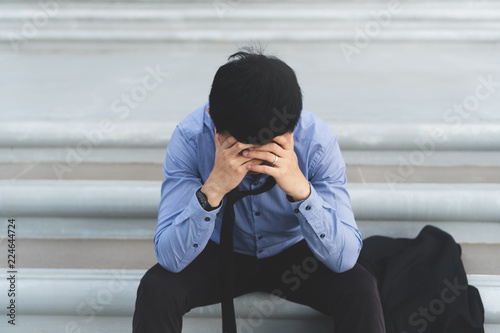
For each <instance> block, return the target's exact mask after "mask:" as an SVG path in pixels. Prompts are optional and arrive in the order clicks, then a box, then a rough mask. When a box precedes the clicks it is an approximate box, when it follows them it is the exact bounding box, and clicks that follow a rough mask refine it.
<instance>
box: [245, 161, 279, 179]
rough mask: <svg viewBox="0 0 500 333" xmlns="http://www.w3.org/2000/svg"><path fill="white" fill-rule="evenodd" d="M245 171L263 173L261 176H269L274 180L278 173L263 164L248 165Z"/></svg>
mask: <svg viewBox="0 0 500 333" xmlns="http://www.w3.org/2000/svg"><path fill="white" fill-rule="evenodd" d="M247 169H248V170H249V171H253V172H258V173H263V174H266V175H269V176H273V177H275V178H276V175H277V173H278V170H277V169H275V168H273V167H271V166H268V165H265V164H248V165H247Z"/></svg>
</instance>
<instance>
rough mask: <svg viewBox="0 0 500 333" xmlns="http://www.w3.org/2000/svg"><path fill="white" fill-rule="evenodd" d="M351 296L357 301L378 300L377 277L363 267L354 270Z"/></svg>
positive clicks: (357, 266)
mask: <svg viewBox="0 0 500 333" xmlns="http://www.w3.org/2000/svg"><path fill="white" fill-rule="evenodd" d="M352 273H353V277H352V282H353V285H352V290H351V292H350V293H351V295H352V296H354V297H353V298H354V299H356V300H374V299H376V300H378V299H379V291H378V286H377V280H376V279H375V277H374V276H373V275H372V274H371V273H370V272H368V271H367V270H366V269H364V268H363V267H361V266H359V265H356V266H355V267H354V268H353V272H352Z"/></svg>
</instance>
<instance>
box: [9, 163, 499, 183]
mask: <svg viewBox="0 0 500 333" xmlns="http://www.w3.org/2000/svg"><path fill="white" fill-rule="evenodd" d="M54 165H55V164H53V163H36V164H32V163H9V164H2V163H0V179H4V180H8V179H12V180H14V179H18V180H23V179H24V180H28V179H32V180H35V179H46V180H158V181H161V180H163V177H164V175H163V171H162V169H163V165H162V164H160V163H158V164H153V163H82V164H80V165H79V166H78V167H76V168H74V169H73V170H72V171H71V172H68V173H64V174H58V173H56V172H54ZM399 168H400V167H399V166H395V165H386V166H378V165H349V164H348V165H347V168H346V174H347V179H348V180H349V182H351V183H386V182H388V181H389V178H388V177H387V175H388V174H398V172H399ZM413 169H414V170H412V172H411V174H409V176H408V177H407V178H406V183H434V184H443V183H448V184H474V183H485V184H488V183H500V167H494V166H449V167H433V166H415V167H413Z"/></svg>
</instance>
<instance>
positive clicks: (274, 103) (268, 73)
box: [209, 48, 302, 144]
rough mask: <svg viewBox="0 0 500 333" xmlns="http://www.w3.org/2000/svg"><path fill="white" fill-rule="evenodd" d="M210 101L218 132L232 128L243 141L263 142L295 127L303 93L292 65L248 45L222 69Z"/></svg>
mask: <svg viewBox="0 0 500 333" xmlns="http://www.w3.org/2000/svg"><path fill="white" fill-rule="evenodd" d="M209 102H210V116H211V118H212V120H213V122H214V125H215V127H216V129H217V132H218V133H223V132H225V131H228V132H229V134H231V135H232V136H234V137H235V138H236V140H238V141H240V142H244V143H253V144H263V143H267V142H270V141H271V140H272V139H273V138H274V137H275V136H279V135H282V134H285V133H287V132H292V131H293V130H294V129H295V126H296V125H297V123H298V121H299V118H300V113H301V111H302V92H301V90H300V86H299V84H298V82H297V77H296V76H295V72H294V71H293V69H292V68H290V66H288V65H287V64H286V63H284V62H283V61H282V60H280V59H278V58H276V57H274V56H269V55H264V54H263V53H262V51H259V50H255V49H253V48H246V49H244V50H243V51H239V52H237V53H235V54H233V55H231V56H229V58H228V62H227V63H226V64H225V65H223V66H221V67H220V68H219V70H218V71H217V73H216V74H215V77H214V81H213V83H212V89H211V91H210V96H209Z"/></svg>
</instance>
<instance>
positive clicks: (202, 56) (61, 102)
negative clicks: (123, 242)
mask: <svg viewBox="0 0 500 333" xmlns="http://www.w3.org/2000/svg"><path fill="white" fill-rule="evenodd" d="M35 44H36V43H35ZM35 44H32V43H26V50H24V51H20V52H18V53H16V52H13V50H12V49H11V48H10V47H7V48H5V49H1V50H0V60H1V61H2V62H3V63H8V64H9V66H7V67H6V68H5V69H4V70H3V72H2V79H3V81H2V82H5V83H6V84H5V85H4V87H3V89H1V90H0V109H1V110H2V112H1V113H0V119H1V120H2V122H0V124H4V122H6V123H5V125H3V126H2V131H1V132H0V133H6V132H4V131H3V130H4V129H5V128H6V127H7V128H8V133H9V136H8V138H5V136H6V135H5V134H4V135H2V140H1V141H2V142H9V144H12V145H13V147H19V146H20V145H21V146H22V145H23V142H24V145H25V146H26V145H27V144H28V142H31V143H33V142H34V144H36V145H37V147H39V146H41V145H43V144H45V143H47V142H50V143H51V145H54V144H56V145H58V146H59V147H60V146H62V147H63V148H64V146H65V143H64V141H62V140H61V141H57V138H58V136H59V135H62V136H61V139H63V138H64V139H66V138H68V137H69V139H70V142H72V143H73V144H77V143H78V142H79V140H80V139H81V138H85V136H84V134H83V133H82V130H88V131H94V132H95V131H101V132H103V133H102V134H103V136H104V137H103V142H102V145H104V144H106V145H109V144H112V143H113V142H120V141H121V138H120V137H119V135H118V134H126V133H131V134H132V133H133V134H135V135H137V139H136V140H135V142H136V145H139V146H141V147H144V146H145V145H147V144H149V143H151V142H154V143H155V144H157V145H159V144H161V148H162V149H164V147H165V146H164V143H165V141H167V140H168V136H169V135H170V134H171V132H172V129H173V127H172V126H175V125H176V124H177V123H178V122H179V121H180V120H181V119H182V118H184V117H185V116H186V115H187V114H188V113H190V112H191V111H193V110H194V109H196V108H198V107H200V106H202V105H203V104H204V103H205V102H206V100H207V98H208V93H209V89H210V85H211V83H212V80H213V77H214V75H215V72H216V70H217V68H218V67H219V66H220V65H222V64H223V63H224V62H225V59H226V58H227V56H228V55H230V54H232V53H234V52H236V51H237V46H238V45H244V43H238V44H236V43H168V44H161V45H153V44H149V43H139V44H138V43H133V44H130V45H126V46H119V45H116V44H113V43H101V44H99V45H78V44H66V43H65V44H60V45H59V46H55V47H54V48H53V47H52V46H51V45H49V44H43V45H42V44H40V45H35ZM267 52H268V53H270V54H275V55H277V56H279V57H281V58H282V59H283V60H284V61H286V62H287V63H288V64H289V65H290V66H291V67H292V68H294V70H295V71H296V73H297V76H298V79H299V82H300V84H301V88H302V90H303V92H304V109H305V110H308V111H311V112H313V113H315V114H317V115H318V116H319V117H321V118H322V119H324V120H325V121H327V122H328V123H329V124H331V125H332V126H333V127H332V128H333V129H334V131H336V132H339V135H341V136H342V137H343V138H345V137H346V136H349V137H348V138H347V139H345V140H341V141H340V142H341V144H344V143H343V142H342V141H346V140H347V141H346V142H345V145H347V144H348V145H349V146H353V145H356V146H357V148H356V149H362V147H365V149H375V148H374V146H375V147H376V146H377V144H378V140H380V139H382V138H386V139H382V142H383V143H384V144H385V145H392V148H391V149H396V148H395V147H394V146H398V144H399V143H398V142H399V141H400V140H401V141H402V144H403V145H405V146H408V145H411V146H412V147H416V149H419V148H418V146H417V145H416V143H415V142H414V140H416V139H420V140H426V141H428V140H432V139H433V137H435V134H436V133H435V131H439V128H440V127H443V130H445V133H446V135H450V139H448V138H447V137H446V136H445V137H444V140H443V142H436V146H439V147H438V148H437V149H445V147H447V145H449V144H453V143H454V142H457V141H455V140H459V141H458V142H461V143H463V145H464V149H467V150H469V151H471V150H472V151H473V150H481V149H480V148H478V145H479V146H481V145H486V143H484V138H487V136H486V135H484V133H485V132H489V133H492V135H493V137H492V139H491V140H489V141H490V143H489V144H490V145H495V142H498V141H499V140H493V138H496V137H497V136H496V135H498V134H495V133H498V131H497V130H492V129H494V128H497V127H498V125H495V124H498V121H500V113H499V112H498V105H500V94H499V93H498V90H499V89H498V82H500V64H499V62H498V60H497V59H498V58H499V57H500V48H499V47H498V46H497V45H488V44H481V43H479V44H473V45H470V44H468V43H457V44H447V43H437V44H428V45H425V47H422V46H419V45H417V44H401V43H386V44H383V45H382V44H377V43H371V44H369V45H367V46H366V47H364V48H362V49H360V52H359V53H356V54H353V55H352V56H346V55H345V54H344V53H343V52H342V50H341V49H340V47H339V44H338V43H312V42H311V43H308V44H307V45H304V44H301V43H271V44H269V45H268V47H267ZM151 72H156V73H159V74H158V75H157V77H158V82H157V83H158V85H156V86H155V87H154V88H152V89H150V90H149V89H146V88H145V87H144V86H143V79H144V78H145V77H148V78H149V79H150V82H149V83H150V84H151V85H153V84H154V83H155V82H156V81H154V80H153V76H151ZM490 79H491V81H492V82H493V83H491V84H487V86H485V85H484V84H483V82H484V81H486V82H488V81H489V80H490ZM7 83H8V84H7ZM61 91H65V93H64V94H61V93H60V92H61ZM143 92H145V94H144V95H141V94H142V93H143ZM476 93H479V95H477V96H476ZM26 96H30V98H26ZM127 98H128V100H127ZM23 122H25V123H24V124H23ZM51 122H53V124H51ZM101 122H102V124H101ZM351 122H352V123H354V124H350V123H351ZM384 122H387V123H388V124H387V125H388V127H386V126H382V127H379V125H383V123H384ZM110 123H111V124H110ZM414 123H416V126H414ZM336 124H338V125H336ZM469 124H470V126H468V125H469ZM103 125H105V126H104V127H102V126H103ZM398 125H401V127H400V128H399V127H398ZM482 125H484V126H485V127H482ZM61 126H62V127H63V128H62V129H61V128H60V127H61ZM65 126H67V129H66V130H64V127H65ZM108 126H109V128H108ZM135 126H137V129H135ZM145 129H146V131H144V130H145ZM28 130H30V131H28ZM52 130H54V131H55V132H54V134H51V133H52ZM147 130H149V131H150V132H151V133H150V134H148V133H149V132H148V131H147ZM407 130H408V131H407ZM38 131H40V132H38ZM360 131H362V132H360ZM363 131H365V132H363ZM393 131H394V132H393ZM71 132H73V133H71ZM28 133H31V135H29V134H28ZM104 134H105V135H104ZM153 134H154V135H153ZM419 134H423V135H424V136H423V137H419V136H414V135H419ZM158 135H159V136H158ZM474 135H477V138H476V137H475V136H474ZM462 137H463V139H461V138H462ZM125 138H127V139H126V141H128V142H130V140H131V139H130V138H128V137H127V136H126V137H125ZM370 138H371V141H370V140H369V139H370ZM390 138H397V139H396V140H394V141H392V143H388V142H389V141H390ZM451 138H453V139H452V140H451ZM465 138H467V139H470V140H466V139H465ZM54 140H55V142H56V143H54ZM151 140H152V141H151ZM438 140H439V138H438ZM36 142H39V143H36ZM481 142H483V143H481ZM68 144H69V142H68ZM360 144H362V145H361V146H360ZM96 146H98V145H96ZM2 147H3V148H10V146H3V145H2ZM440 147H441V148H440ZM95 148H96V149H95V150H97V147H95ZM446 149H447V148H446ZM486 149H491V148H486ZM35 153H36V152H35ZM5 154H9V150H7V149H3V150H2V151H1V153H0V157H1V156H4V155H5Z"/></svg>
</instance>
